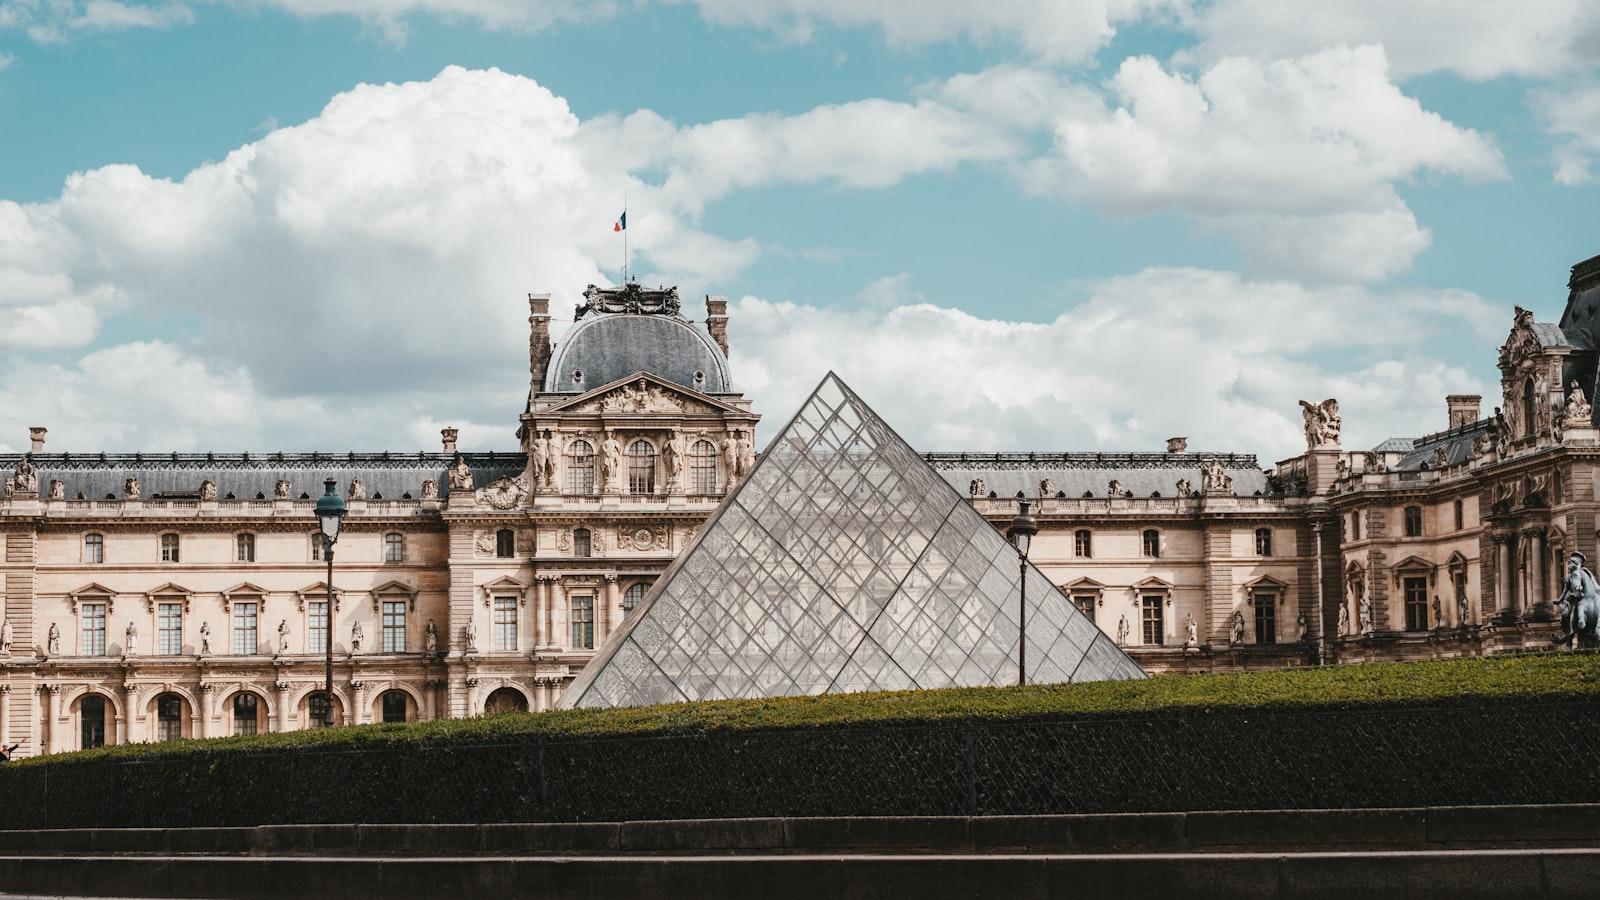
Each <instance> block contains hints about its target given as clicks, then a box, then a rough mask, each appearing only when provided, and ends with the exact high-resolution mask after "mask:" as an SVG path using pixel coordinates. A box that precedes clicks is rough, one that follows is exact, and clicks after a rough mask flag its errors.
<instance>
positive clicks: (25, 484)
mask: <svg viewBox="0 0 1600 900" xmlns="http://www.w3.org/2000/svg"><path fill="white" fill-rule="evenodd" d="M7 486H8V487H10V488H11V493H13V494H37V493H39V470H38V469H36V468H34V466H33V461H32V460H30V459H29V458H28V457H26V456H24V457H23V458H21V459H19V460H17V468H16V471H15V472H13V473H12V475H11V481H10V483H9V484H8V485H7Z"/></svg>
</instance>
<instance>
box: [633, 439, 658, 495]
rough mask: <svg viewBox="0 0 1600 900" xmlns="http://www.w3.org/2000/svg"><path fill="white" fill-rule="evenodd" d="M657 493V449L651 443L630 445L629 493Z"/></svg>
mask: <svg viewBox="0 0 1600 900" xmlns="http://www.w3.org/2000/svg"><path fill="white" fill-rule="evenodd" d="M655 492H656V448H654V447H652V446H650V442H649V441H634V442H633V443H631V444H629V445H628V493H630V494H645V495H649V494H654V493H655Z"/></svg>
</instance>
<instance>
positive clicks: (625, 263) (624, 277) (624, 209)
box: [622, 197, 629, 284]
mask: <svg viewBox="0 0 1600 900" xmlns="http://www.w3.org/2000/svg"><path fill="white" fill-rule="evenodd" d="M628 262H629V260H628V199H627V198H626V197H624V198H623V199H622V283H623V284H627V283H628Z"/></svg>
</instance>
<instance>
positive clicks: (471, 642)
mask: <svg viewBox="0 0 1600 900" xmlns="http://www.w3.org/2000/svg"><path fill="white" fill-rule="evenodd" d="M461 630H462V632H463V633H464V634H465V635H466V642H467V652H468V653H476V652H478V623H477V622H475V621H473V620H472V619H468V620H467V624H466V626H465V627H464V628H462V629H461Z"/></svg>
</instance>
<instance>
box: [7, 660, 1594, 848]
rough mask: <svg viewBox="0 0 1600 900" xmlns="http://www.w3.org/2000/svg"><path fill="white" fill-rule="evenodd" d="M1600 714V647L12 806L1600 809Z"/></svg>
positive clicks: (427, 748) (802, 811)
mask: <svg viewBox="0 0 1600 900" xmlns="http://www.w3.org/2000/svg"><path fill="white" fill-rule="evenodd" d="M1596 713H1600V656H1596V655H1594V654H1587V653H1585V654H1547V655H1530V656H1515V657H1498V658H1488V659H1472V660H1447V661H1436V662H1418V663H1385V664H1374V665H1366V666H1344V667H1327V668H1314V669H1312V668H1307V669H1289V670H1283V671H1277V672H1268V673H1252V674H1244V675H1203V676H1165V677H1160V678H1153V679H1149V680H1144V681H1136V682H1108V683H1091V684H1081V685H1056V686H1040V687H1027V688H1014V687H1013V688H973V689H957V690H944V691H904V692H889V693H873V694H846V695H833V696H826V697H809V698H783V699H772V700H739V701H722V702H714V703H692V704H673V705H667V706H656V707H646V708H638V709H618V710H561V711H554V712H546V713H537V714H523V715H508V716H494V717H485V718H475V719H455V720H442V721H434V722H421V723H413V724H407V725H367V726H356V727H347V728H337V729H327V730H316V731H301V732H290V733H284V734H271V735H258V736H254V737H238V738H218V739H213V740H206V741H173V742H168V743H162V744H137V745H123V746H117V747H106V748H101V749H98V750H91V751H86V752H82V753H70V754H61V755H57V756H52V757H42V758H35V759H29V760H24V761H19V762H17V763H13V764H9V765H7V766H4V767H0V808H3V809H6V810H7V811H8V827H12V828H19V827H89V826H165V827H180V826H200V825H250V824H263V823H273V822H474V821H585V820H587V821H598V820H616V819H636V818H679V817H685V818H688V817H716V816H758V815H954V814H1000V813H1050V812H1091V811H1143V810H1151V811H1153V810H1167V809H1226V808H1268V807H1277V808H1310V807H1320V806H1387V805H1429V804H1441V803H1481V802H1498V803H1518V802H1553V801H1556V800H1566V801H1574V800H1584V801H1586V802H1600V788H1597V787H1591V786H1589V785H1588V783H1587V782H1584V780H1582V779H1578V780H1573V779H1563V778H1561V777H1560V776H1559V772H1561V771H1593V770H1594V768H1595V767H1596V766H1597V765H1600V741H1597V740H1595V735H1596V733H1597V729H1596V727H1595V725H1596V723H1597V722H1600V718H1597V717H1596ZM1544 760H1547V761H1548V766H1547V765H1545V764H1542V763H1541V762H1540V761H1544ZM1580 793H1581V794H1584V796H1582V797H1579V796H1577V794H1580ZM1589 795H1593V796H1589Z"/></svg>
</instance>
